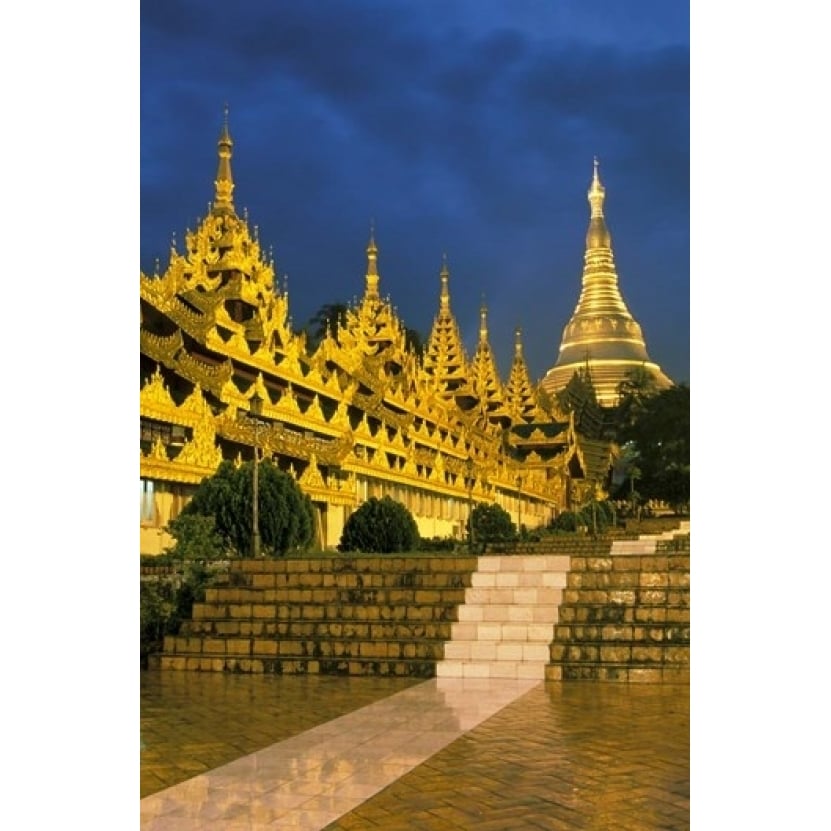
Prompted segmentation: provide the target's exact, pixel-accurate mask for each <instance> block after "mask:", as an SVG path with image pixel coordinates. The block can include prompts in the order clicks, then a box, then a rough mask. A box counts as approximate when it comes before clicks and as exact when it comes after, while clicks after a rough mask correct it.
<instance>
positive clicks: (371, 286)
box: [365, 218, 380, 300]
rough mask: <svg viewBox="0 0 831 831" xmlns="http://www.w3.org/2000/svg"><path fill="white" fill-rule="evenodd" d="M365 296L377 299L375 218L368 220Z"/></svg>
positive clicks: (377, 277)
mask: <svg viewBox="0 0 831 831" xmlns="http://www.w3.org/2000/svg"><path fill="white" fill-rule="evenodd" d="M366 261H367V262H366V292H365V296H366V297H373V298H375V299H376V300H377V299H378V281H379V279H380V278H379V276H378V246H377V245H376V244H375V219H374V218H373V219H370V221H369V245H367V247H366Z"/></svg>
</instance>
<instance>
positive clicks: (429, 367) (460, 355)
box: [424, 255, 468, 394]
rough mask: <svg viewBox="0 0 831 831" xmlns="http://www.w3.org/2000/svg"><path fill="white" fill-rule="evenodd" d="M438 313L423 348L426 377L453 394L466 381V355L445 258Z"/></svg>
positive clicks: (439, 387) (438, 387)
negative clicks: (453, 308) (451, 307)
mask: <svg viewBox="0 0 831 831" xmlns="http://www.w3.org/2000/svg"><path fill="white" fill-rule="evenodd" d="M439 279H440V281H441V291H440V293H439V311H438V314H437V315H436V317H435V319H434V320H433V328H432V330H431V331H430V337H429V338H428V339H427V344H426V346H425V348H424V374H425V375H426V376H427V377H428V378H429V382H430V385H431V386H433V387H434V388H435V389H436V390H437V391H438V392H439V393H445V394H450V393H453V392H454V391H455V390H457V389H459V388H460V387H461V386H463V385H464V384H465V383H466V381H467V366H468V364H467V355H466V353H465V348H464V344H463V342H462V336H461V334H460V332H459V324H458V322H457V321H456V318H455V317H454V315H453V312H452V311H451V310H450V269H449V268H448V267H447V255H444V256H443V257H442V266H441V272H440V274H439Z"/></svg>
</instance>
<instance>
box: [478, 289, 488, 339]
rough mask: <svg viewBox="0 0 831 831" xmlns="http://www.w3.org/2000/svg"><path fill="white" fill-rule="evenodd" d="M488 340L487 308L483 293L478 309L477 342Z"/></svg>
mask: <svg viewBox="0 0 831 831" xmlns="http://www.w3.org/2000/svg"><path fill="white" fill-rule="evenodd" d="M487 339H488V307H487V306H486V305H485V293H484V292H482V305H481V306H480V307H479V341H480V342H481V343H484V342H485V341H486V340H487Z"/></svg>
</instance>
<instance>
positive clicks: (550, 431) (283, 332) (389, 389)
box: [139, 111, 605, 554]
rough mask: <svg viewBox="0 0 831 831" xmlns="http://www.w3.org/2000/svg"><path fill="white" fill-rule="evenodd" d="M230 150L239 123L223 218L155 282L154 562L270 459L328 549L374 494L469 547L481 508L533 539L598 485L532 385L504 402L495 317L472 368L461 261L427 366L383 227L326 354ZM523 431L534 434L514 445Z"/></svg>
mask: <svg viewBox="0 0 831 831" xmlns="http://www.w3.org/2000/svg"><path fill="white" fill-rule="evenodd" d="M232 152H233V141H232V140H231V135H230V131H229V128H228V118H227V111H226V115H225V120H224V123H223V125H222V129H221V132H220V138H219V142H218V156H219V160H218V167H217V174H216V178H215V180H214V200H213V202H212V203H211V204H210V205H209V210H208V215H207V217H205V219H204V220H200V221H199V222H198V224H197V228H196V230H195V231H191V230H188V231H187V233H186V235H185V244H184V250H183V251H182V252H180V251H178V250H177V246H176V243H175V240H174V243H173V244H172V246H171V250H170V262H169V265H168V266H167V268H166V269H165V270H164V271H163V273H161V274H159V273H154V274H150V275H147V274H144V273H141V275H140V307H141V314H140V372H141V391H140V454H139V457H140V479H141V525H140V528H141V533H140V548H141V552H142V553H144V554H158V553H161V552H163V551H164V550H165V548H166V547H167V546H168V545H170V544H171V543H172V540H171V538H170V537H169V536H168V534H167V531H166V526H167V523H168V522H169V521H170V520H171V519H173V518H175V517H176V516H177V515H178V513H179V512H180V511H181V509H182V508H183V507H184V505H185V504H186V503H187V501H188V500H189V499H190V497H191V495H192V494H193V492H194V491H195V489H196V487H197V485H198V484H199V483H200V482H201V481H202V480H203V479H204V478H206V477H209V476H211V475H213V473H215V471H216V469H217V467H218V466H219V464H220V463H221V462H222V461H223V460H230V461H233V462H235V463H241V462H242V460H243V459H251V458H253V457H254V455H255V452H256V451H259V458H269V459H272V460H273V461H274V462H275V463H276V464H277V465H278V466H279V467H280V468H281V469H283V470H285V471H286V472H288V473H290V474H291V475H292V476H294V477H295V479H296V481H297V483H298V485H299V487H300V488H301V489H302V490H303V491H304V492H305V493H306V494H307V495H308V496H309V498H310V500H311V501H312V505H313V507H314V512H315V520H316V544H317V545H318V546H319V547H320V548H329V549H331V548H334V547H335V546H337V544H338V543H339V541H340V537H341V533H342V531H343V527H344V524H345V522H346V520H347V518H348V517H349V514H350V513H351V512H352V511H353V510H355V509H356V508H357V507H358V506H359V505H360V504H361V503H362V502H364V501H366V500H367V499H369V498H371V497H378V498H382V497H384V496H390V497H392V498H393V499H395V500H397V501H398V502H401V503H402V504H404V505H405V506H406V507H407V509H408V510H409V511H410V512H411V514H412V515H413V517H414V519H415V521H416V523H417V525H418V528H419V532H420V534H421V535H422V536H424V537H443V538H446V537H456V538H461V537H462V536H463V534H464V527H465V523H466V521H467V518H468V513H469V510H470V507H471V505H472V504H473V503H474V502H475V503H485V504H497V505H500V506H501V507H503V508H504V509H505V510H507V511H508V512H509V513H511V514H512V515H513V516H514V517H515V518H517V519H518V518H519V517H520V516H521V518H522V522H523V524H524V525H526V526H528V527H531V528H533V527H536V526H540V525H545V524H547V523H549V522H550V521H551V520H552V519H553V518H554V517H555V516H556V514H557V513H558V512H559V511H561V510H563V508H564V507H565V504H566V499H567V498H568V495H569V494H570V493H571V494H573V493H574V492H575V488H577V489H578V490H579V487H580V485H581V481H582V485H583V486H584V487H586V488H587V487H588V486H589V485H590V483H591V482H593V480H594V479H595V478H597V475H598V474H597V472H596V471H594V470H590V469H589V465H588V463H586V462H585V461H584V460H587V459H588V456H587V455H586V451H585V450H584V448H583V444H582V442H583V437H581V435H580V434H579V431H578V430H575V429H574V425H573V423H572V425H571V426H569V425H568V424H554V423H550V424H549V425H548V426H547V427H545V428H544V429H542V430H541V429H538V427H537V425H534V424H528V423H527V420H528V418H529V416H530V414H531V413H532V408H531V403H530V402H531V398H529V394H528V391H527V389H526V385H525V384H524V383H522V382H521V381H514V382H513V386H512V387H511V390H512V391H511V392H510V393H509V394H507V396H506V394H504V393H503V388H502V384H501V382H500V379H499V375H498V373H497V371H496V364H495V360H494V357H493V354H492V352H491V349H490V345H489V343H488V332H487V311H486V309H485V308H484V306H483V307H482V312H481V325H480V337H479V345H478V347H477V352H476V356H474V359H473V361H472V362H471V364H470V365H468V362H467V360H466V357H465V352H464V348H463V346H462V342H461V338H460V337H459V330H458V325H457V324H456V321H455V318H454V317H453V314H452V312H451V311H450V292H449V270H448V268H447V263H446V261H445V262H444V264H443V267H442V271H441V275H440V276H441V292H440V297H439V310H438V313H437V315H436V318H435V322H434V325H433V331H432V332H431V335H430V339H429V341H428V343H427V348H426V354H425V357H424V360H423V363H422V360H421V359H420V358H419V356H418V355H417V353H416V352H415V351H413V350H412V349H411V347H410V346H409V345H408V342H407V338H406V330H405V327H404V326H403V325H402V323H401V321H400V319H399V318H398V315H397V313H396V311H395V309H394V307H393V306H392V305H391V304H390V301H389V299H388V298H387V299H384V298H382V296H381V293H380V281H381V276H380V272H379V269H378V253H379V252H378V246H377V244H376V241H375V233H374V229H373V230H372V231H371V233H370V239H369V243H368V245H367V249H366V254H367V269H366V274H365V277H364V292H363V297H362V298H361V299H360V300H359V301H357V300H356V301H355V302H354V303H353V304H352V306H351V307H349V308H348V309H347V311H346V315H345V318H346V319H345V323H344V325H343V326H340V327H338V329H337V331H329V332H327V334H326V335H325V337H324V338H323V339H322V340H321V341H320V343H319V344H318V345H317V347H316V348H315V349H314V350H310V349H309V347H308V346H307V344H306V339H305V335H304V334H302V333H301V334H298V333H296V332H295V331H294V330H293V328H292V325H291V317H290V314H289V296H288V290H287V287H286V286H285V284H284V286H283V287H282V289H281V287H280V285H279V284H278V282H277V281H276V279H275V274H276V269H275V264H274V261H273V259H272V258H271V257H270V256H269V257H268V258H266V257H264V256H263V251H262V248H261V246H260V241H259V238H258V233H257V229H256V226H254V232H253V233H252V232H251V229H250V228H249V225H248V219H247V216H246V217H242V218H241V217H240V216H238V215H237V212H236V209H235V207H234V200H233V194H234V180H233V175H232V170H231V159H232ZM156 271H157V272H158V268H157V269H156ZM515 360H516V356H515ZM255 396H256V397H257V399H259V401H261V402H262V405H261V407H258V416H257V420H256V421H253V420H251V419H247V418H245V416H246V414H248V413H250V412H251V409H252V404H251V402H252V399H254V397H255ZM512 396H513V398H512ZM514 399H516V400H515V401H514V404H513V405H511V404H510V402H511V401H512V400H514ZM511 406H513V410H511ZM514 421H517V422H521V425H520V426H521V427H522V428H523V429H524V430H525V432H526V433H527V435H516V436H514V440H512V439H511V436H510V435H509V434H510V433H511V431H512V429H513V426H512V422H514ZM525 428H527V429H525ZM587 441H588V442H589V443H590V442H591V440H590V439H587ZM586 447H588V444H587V445H586ZM604 464H605V462H604ZM575 480H578V481H576V482H575Z"/></svg>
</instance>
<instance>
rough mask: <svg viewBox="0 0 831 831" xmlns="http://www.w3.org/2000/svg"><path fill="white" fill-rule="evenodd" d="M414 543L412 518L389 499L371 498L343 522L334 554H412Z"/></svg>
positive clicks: (416, 545)
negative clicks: (409, 552)
mask: <svg viewBox="0 0 831 831" xmlns="http://www.w3.org/2000/svg"><path fill="white" fill-rule="evenodd" d="M418 542H419V535H418V526H417V525H416V521H415V520H414V519H413V515H412V514H411V513H410V512H409V511H408V510H407V509H406V508H405V507H404V506H403V505H402V504H401V503H400V502H396V501H395V500H394V499H392V498H390V497H389V496H385V497H384V498H383V499H377V498H376V497H374V496H373V497H371V498H370V499H368V500H367V501H366V502H364V504H363V505H361V507H360V508H358V510H357V511H355V512H354V513H353V514H352V515H351V516H350V517H349V519H347V520H346V525H344V527H343V534H342V535H341V538H340V545H339V546H338V550H339V551H364V552H367V553H372V554H394V553H398V552H401V551H415V550H416V548H417V547H418Z"/></svg>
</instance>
